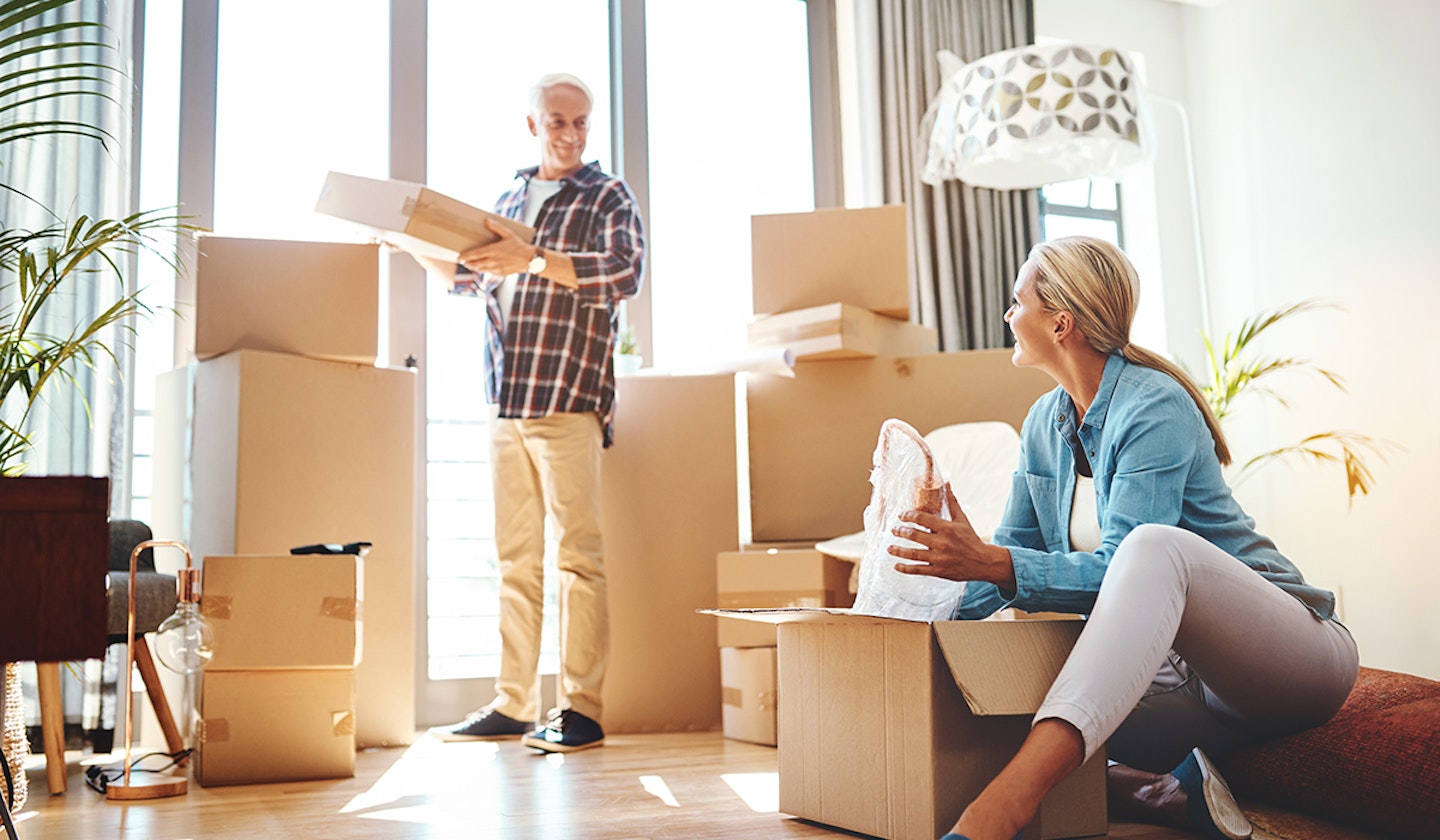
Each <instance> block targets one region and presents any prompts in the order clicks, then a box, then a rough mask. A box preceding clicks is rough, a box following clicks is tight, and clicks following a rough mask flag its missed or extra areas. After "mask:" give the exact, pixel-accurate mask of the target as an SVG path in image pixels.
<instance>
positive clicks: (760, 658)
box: [720, 647, 779, 747]
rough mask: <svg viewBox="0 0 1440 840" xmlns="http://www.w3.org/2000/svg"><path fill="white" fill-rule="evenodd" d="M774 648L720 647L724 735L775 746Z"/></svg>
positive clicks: (776, 699)
mask: <svg viewBox="0 0 1440 840" xmlns="http://www.w3.org/2000/svg"><path fill="white" fill-rule="evenodd" d="M775 668H776V666H775V648H773V647H752V648H729V647H727V648H720V698H721V704H722V706H721V709H720V718H721V724H722V728H723V730H724V732H725V737H726V738H731V739H734V740H736V741H749V742H751V743H752V744H764V745H766V746H770V747H773V746H775V720H776V708H777V705H776V704H777V702H778V699H779V695H778V693H777V692H776V690H775V681H776V670H775Z"/></svg>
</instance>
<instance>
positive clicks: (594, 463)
mask: <svg viewBox="0 0 1440 840" xmlns="http://www.w3.org/2000/svg"><path fill="white" fill-rule="evenodd" d="M490 429H491V433H490V458H491V461H490V466H491V470H492V473H493V477H494V483H495V548H496V552H497V554H498V555H499V560H500V637H501V658H500V677H499V679H497V680H496V683H495V689H496V699H495V704H494V705H495V708H496V709H497V710H498V711H499V712H500V713H501V714H504V715H507V716H509V717H512V718H515V719H516V720H522V721H532V720H537V719H538V714H537V712H538V708H537V704H538V698H539V696H540V677H539V675H538V673H537V672H536V669H537V666H538V662H539V657H540V636H541V633H540V628H541V622H542V619H543V616H544V569H543V565H542V564H543V561H544V557H545V516H546V515H547V514H548V515H549V516H550V518H551V520H552V521H553V522H554V523H555V527H556V530H557V533H558V536H559V541H560V546H559V554H558V558H557V559H558V566H559V569H560V685H559V700H558V706H559V708H561V709H574V710H575V711H577V712H579V713H580V714H583V715H586V716H587V717H590V718H593V719H595V720H597V721H598V720H599V719H600V710H601V700H600V688H601V683H602V682H603V681H604V678H605V667H606V664H607V663H608V661H609V658H610V613H609V609H608V606H607V603H606V588H605V562H604V552H603V547H602V543H601V538H600V453H601V451H602V449H603V443H602V438H601V429H600V421H599V418H598V417H597V416H596V415H595V414H554V415H551V416H549V417H541V418H535V419H526V420H511V419H500V418H496V417H494V416H493V415H492V417H491V423H490Z"/></svg>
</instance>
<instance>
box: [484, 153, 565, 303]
mask: <svg viewBox="0 0 1440 840" xmlns="http://www.w3.org/2000/svg"><path fill="white" fill-rule="evenodd" d="M561 183H562V182H561V181H542V180H540V179H539V178H531V179H530V186H529V188H528V189H526V191H525V212H524V214H523V218H521V220H520V221H522V222H524V223H525V224H527V225H529V226H531V227H534V226H535V220H536V219H538V218H540V208H541V207H542V206H544V204H545V201H546V199H548V198H550V196H552V195H554V194H555V193H558V192H560V185H561ZM519 281H520V275H518V274H507V275H505V277H504V278H503V279H501V281H500V288H498V289H496V290H495V297H496V299H497V300H498V301H500V326H502V327H503V326H505V322H506V321H508V320H510V304H511V302H512V301H514V300H515V286H516V285H517V284H518V283H519Z"/></svg>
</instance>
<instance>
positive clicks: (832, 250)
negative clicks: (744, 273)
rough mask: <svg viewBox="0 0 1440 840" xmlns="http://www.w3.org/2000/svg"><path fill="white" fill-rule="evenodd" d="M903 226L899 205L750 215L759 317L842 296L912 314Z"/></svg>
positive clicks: (864, 305) (887, 312)
mask: <svg viewBox="0 0 1440 840" xmlns="http://www.w3.org/2000/svg"><path fill="white" fill-rule="evenodd" d="M906 225H907V223H906V216H905V206H904V205H901V204H891V205H886V206H883V207H865V208H857V209H842V208H828V209H822V210H816V211H814V212H811V213H785V214H779V215H769V216H753V217H751V220H750V240H751V241H750V248H751V280H752V285H753V286H754V302H755V314H757V315H770V314H773V313H776V312H789V311H791V310H795V309H805V308H807V307H810V306H820V305H822V304H827V303H834V302H836V301H839V302H841V303H849V304H853V305H855V306H858V307H860V308H861V309H868V310H870V311H871V312H879V313H881V314H883V315H889V316H891V317H893V318H900V319H902V320H904V319H908V318H909V317H910V280H909V277H910V273H909V271H910V269H909V234H908V233H907V227H906Z"/></svg>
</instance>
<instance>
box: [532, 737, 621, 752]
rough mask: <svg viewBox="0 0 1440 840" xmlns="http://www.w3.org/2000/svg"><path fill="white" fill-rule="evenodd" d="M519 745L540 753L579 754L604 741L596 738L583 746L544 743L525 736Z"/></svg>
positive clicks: (544, 741)
mask: <svg viewBox="0 0 1440 840" xmlns="http://www.w3.org/2000/svg"><path fill="white" fill-rule="evenodd" d="M520 743H522V744H524V745H525V746H527V747H530V748H531V749H535V750H540V751H541V752H554V753H571V752H579V751H580V750H588V749H590V748H592V747H598V746H601V745H603V744H604V743H605V739H604V738H597V739H596V740H594V741H590V742H589V743H585V744H557V743H555V742H554V741H546V740H545V739H543V738H535V737H533V736H530V735H526V736H525V737H524V738H521V739H520Z"/></svg>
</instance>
